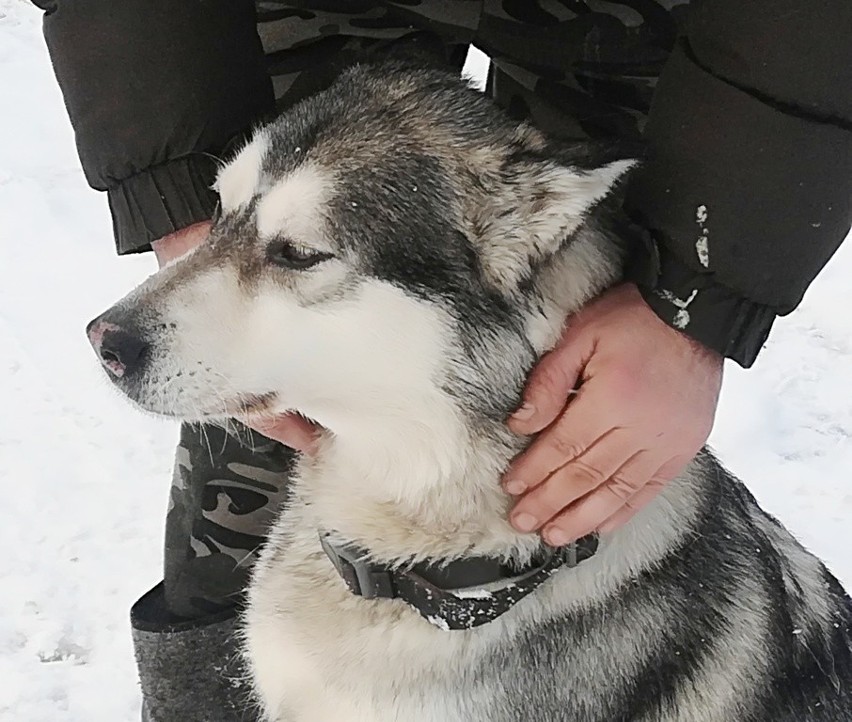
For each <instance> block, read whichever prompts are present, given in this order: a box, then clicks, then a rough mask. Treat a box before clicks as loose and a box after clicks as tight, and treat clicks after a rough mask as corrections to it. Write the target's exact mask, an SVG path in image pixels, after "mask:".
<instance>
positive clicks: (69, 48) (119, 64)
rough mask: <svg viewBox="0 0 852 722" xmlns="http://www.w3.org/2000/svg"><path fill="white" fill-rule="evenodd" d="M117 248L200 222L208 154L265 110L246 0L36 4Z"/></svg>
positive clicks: (142, 245) (209, 177)
mask: <svg viewBox="0 0 852 722" xmlns="http://www.w3.org/2000/svg"><path fill="white" fill-rule="evenodd" d="M37 4H38V5H39V6H40V7H42V8H43V9H45V10H46V14H45V18H44V34H45V38H46V40H47V45H48V49H49V51H50V56H51V60H52V62H53V66H54V70H55V72H56V77H57V79H58V81H59V84H60V87H61V88H62V92H63V95H64V98H65V104H66V106H67V109H68V113H69V115H70V117H71V123H72V125H73V126H74V132H75V134H76V139H77V150H78V152H79V155H80V160H81V162H82V164H83V170H84V171H85V174H86V178H87V180H88V181H89V183H90V184H91V186H92V187H93V188H97V189H99V190H105V191H107V193H108V196H109V204H110V209H111V211H112V215H113V226H114V229H115V238H116V244H117V247H118V251H119V253H128V252H133V251H141V250H146V249H147V248H148V247H149V243H150V242H151V241H152V240H155V239H157V238H160V237H162V236H164V235H167V234H169V233H171V232H173V231H175V230H179V229H181V228H184V227H186V226H188V225H191V224H192V223H195V222H198V221H201V220H205V219H207V218H209V217H210V215H211V212H212V210H213V208H214V206H215V203H216V197H215V194H214V193H213V192H212V190H211V189H210V185H211V183H212V182H213V179H214V176H215V172H216V160H215V157H214V156H215V155H217V154H218V153H220V152H221V151H222V149H223V148H224V147H225V146H226V145H227V144H228V142H229V141H230V140H231V139H233V138H234V137H235V136H236V135H237V134H240V133H241V132H244V131H246V130H248V129H249V128H250V127H251V125H252V123H254V122H255V121H257V120H258V119H259V118H260V117H261V116H262V115H263V114H264V113H265V112H267V111H270V110H271V108H272V107H273V97H272V86H271V82H270V80H269V76H268V74H267V72H266V68H265V61H264V56H263V50H262V47H261V44H260V40H259V39H258V36H257V29H256V25H255V11H254V3H253V2H252V1H251V0H122V1H121V2H115V1H114V0H54V1H53V2H50V1H48V0H41V2H38V3H37Z"/></svg>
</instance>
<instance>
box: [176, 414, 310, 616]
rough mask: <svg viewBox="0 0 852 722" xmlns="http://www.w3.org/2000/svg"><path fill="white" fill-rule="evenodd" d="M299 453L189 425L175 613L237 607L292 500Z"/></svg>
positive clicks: (182, 454) (180, 476) (179, 493)
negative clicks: (285, 505)
mask: <svg viewBox="0 0 852 722" xmlns="http://www.w3.org/2000/svg"><path fill="white" fill-rule="evenodd" d="M294 459H295V452H294V451H293V450H292V449H288V448H287V447H286V446H283V445H282V444H279V443H277V442H275V441H270V440H269V439H266V438H264V437H262V436H259V435H258V434H253V433H251V432H249V430H248V429H246V428H245V427H242V426H239V425H237V424H236V423H234V428H233V430H232V431H230V432H226V431H225V430H223V429H221V428H219V427H216V426H210V425H204V426H200V425H190V424H184V425H183V426H182V428H181V435H180V444H179V446H178V449H177V454H176V458H175V469H174V477H173V482H172V488H171V493H170V499H169V510H168V514H167V516H166V544H165V574H164V592H165V597H166V605H167V606H168V608H169V611H171V612H172V613H173V614H176V615H178V616H180V617H186V618H195V617H200V616H205V615H207V614H213V613H216V612H219V611H221V610H222V609H224V608H227V607H232V606H233V605H234V604H235V603H237V602H238V601H239V596H240V594H241V592H242V591H243V589H244V588H245V585H246V582H247V580H248V572H249V569H250V568H251V563H252V562H253V561H254V559H255V558H256V554H257V551H258V549H259V547H260V545H261V544H262V543H263V539H264V536H265V534H266V530H267V528H268V527H269V524H270V523H271V522H272V521H273V519H274V518H275V515H276V513H277V512H278V510H279V509H280V507H281V504H282V503H283V502H284V500H285V498H286V495H287V481H288V479H289V476H290V470H291V468H292V466H293V461H294Z"/></svg>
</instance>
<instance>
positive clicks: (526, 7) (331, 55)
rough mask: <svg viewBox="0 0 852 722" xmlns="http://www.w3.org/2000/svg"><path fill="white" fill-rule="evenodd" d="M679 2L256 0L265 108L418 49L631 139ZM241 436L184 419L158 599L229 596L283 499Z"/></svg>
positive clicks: (261, 458)
mask: <svg viewBox="0 0 852 722" xmlns="http://www.w3.org/2000/svg"><path fill="white" fill-rule="evenodd" d="M687 5H688V0H585V1H583V0H539V1H538V2H535V1H534V0H455V1H453V0H401V1H398V2H374V1H372V0H346V1H344V0H313V1H312V0H305V1H304V2H278V1H277V0H258V2H257V12H258V31H259V34H260V37H261V40H262V42H263V45H264V50H265V52H266V56H267V62H268V67H269V73H270V75H271V77H272V80H273V84H274V88H275V94H276V99H277V104H278V107H279V108H284V107H288V106H290V105H292V104H293V103H295V102H297V101H298V100H300V99H301V98H303V97H305V96H306V95H309V94H311V93H313V92H316V91H318V90H321V89H322V88H324V87H326V86H327V85H329V84H330V83H331V81H332V80H333V78H334V77H335V75H336V74H337V73H338V72H339V71H340V70H341V69H342V68H343V67H345V66H346V65H348V64H350V63H352V62H355V61H356V60H358V59H359V58H363V57H369V56H370V55H371V54H376V53H393V52H397V51H400V50H402V51H403V52H410V51H412V50H414V49H418V50H420V51H422V52H424V53H426V54H428V55H430V56H431V57H432V58H434V59H435V60H436V61H437V62H442V63H445V64H446V65H447V66H448V67H455V68H458V69H460V68H461V65H462V63H463V61H464V57H465V54H466V52H467V48H468V46H469V45H470V44H473V45H476V46H477V47H479V48H480V49H481V50H483V51H484V52H485V53H487V54H488V55H489V56H490V57H491V59H492V66H491V71H490V74H489V83H488V85H489V92H491V93H492V95H493V96H494V98H495V100H496V101H497V102H498V103H499V104H500V105H502V106H503V107H504V108H506V109H507V110H508V112H509V113H510V114H512V115H513V116H514V117H516V118H519V119H520V118H530V119H531V120H532V121H533V122H534V123H535V124H536V125H538V126H539V127H541V128H542V129H544V130H545V131H547V132H549V133H552V134H554V135H557V136H559V137H563V138H581V137H591V138H595V139H607V140H612V139H628V140H635V139H638V138H639V136H640V133H641V131H642V127H643V125H644V121H645V118H646V116H647V114H648V110H649V108H650V104H651V100H652V97H653V93H654V88H655V86H656V81H657V78H658V76H659V73H660V71H661V69H662V67H663V64H664V63H665V61H666V59H667V58H668V55H669V53H670V52H671V50H672V48H673V46H674V42H675V38H676V37H677V34H678V28H679V27H680V25H681V23H682V22H683V18H684V13H685V11H686V9H687ZM249 438H250V437H249V436H248V433H247V432H246V431H245V430H243V433H240V434H236V435H231V434H228V433H226V432H224V431H223V430H221V429H218V428H215V427H209V426H203V427H199V426H184V428H183V429H182V432H181V442H180V446H179V448H178V453H177V460H176V463H175V475H174V484H173V487H172V490H171V503H170V508H169V513H168V519H167V528H166V561H165V593H166V601H167V604H168V607H169V609H170V610H171V611H172V612H173V613H175V614H178V615H181V616H184V617H189V618H193V617H198V616H202V615H205V614H209V613H211V612H216V611H219V610H221V609H222V608H223V607H227V606H230V605H233V604H234V603H235V602H236V601H237V600H238V598H239V595H240V594H241V592H242V590H243V588H244V586H245V583H246V580H247V573H248V570H249V568H250V566H251V562H252V561H253V559H254V558H255V553H256V551H257V549H258V547H259V546H260V544H261V543H262V541H263V537H264V534H265V532H266V529H267V527H268V525H269V523H270V522H271V520H272V519H273V518H274V516H275V514H276V512H277V510H278V509H279V507H280V505H281V503H282V501H283V500H284V498H285V497H286V487H287V481H288V474H289V470H290V468H291V466H292V462H293V458H294V454H293V452H292V451H290V450H288V449H286V447H283V446H281V445H280V444H276V443H274V442H270V441H266V440H262V439H260V438H259V437H257V435H255V436H254V441H253V443H249V442H248V439H249Z"/></svg>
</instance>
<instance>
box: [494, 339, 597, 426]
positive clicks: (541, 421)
mask: <svg viewBox="0 0 852 722" xmlns="http://www.w3.org/2000/svg"><path fill="white" fill-rule="evenodd" d="M593 349H594V345H593V343H592V342H591V340H590V339H589V337H588V336H585V335H583V334H573V333H571V330H570V329H569V330H567V331H566V332H565V333H564V334H563V336H562V339H561V340H560V341H559V344H558V345H557V346H556V348H555V349H553V350H552V351H550V352H549V353H547V354H545V355H544V356H543V357H542V358H541V359H540V360H539V362H538V363H537V364H536V365H535V367H534V368H533V370H532V372H531V373H530V376H529V379H528V380H527V386H526V389H525V390H524V402H523V404H522V405H521V407H520V408H519V409H518V410H517V411H515V413H513V414H512V415H511V416H510V417H509V428H510V429H511V430H512V431H514V432H516V433H520V434H534V433H537V432H539V431H541V430H542V429H544V428H545V427H547V426H550V424H552V423H553V422H554V421H555V420H556V418H557V417H558V416H559V414H560V413H561V412H562V410H563V409H564V408H565V404H566V403H567V402H568V398H569V396H571V394H572V393H573V391H574V389H575V388H576V387H577V384H578V382H579V380H580V375H581V374H582V373H583V369H584V368H585V366H586V363H587V362H588V360H589V358H590V357H591V355H592V351H593Z"/></svg>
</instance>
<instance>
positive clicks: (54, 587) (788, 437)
mask: <svg viewBox="0 0 852 722" xmlns="http://www.w3.org/2000/svg"><path fill="white" fill-rule="evenodd" d="M40 22H41V21H40V13H39V12H38V11H37V10H36V9H34V8H33V7H32V6H31V5H30V4H29V3H28V2H26V0H0V88H2V103H3V110H2V114H0V127H2V133H0V498H2V500H3V505H2V509H0V549H2V552H0V555H2V564H0V720H3V722H65V721H67V722H131V721H135V720H138V716H139V695H138V691H137V686H136V680H135V671H134V666H133V659H132V651H131V645H130V635H129V624H128V617H127V612H128V608H129V606H130V604H131V603H132V602H133V601H134V599H136V597H137V596H138V595H139V594H140V593H142V592H144V591H145V590H147V589H148V587H149V586H151V585H153V584H154V583H155V582H157V581H158V580H159V577H160V564H161V545H162V526H163V519H164V515H165V509H166V501H167V492H168V485H169V477H170V472H171V464H172V457H171V454H172V446H173V441H174V438H175V434H176V427H175V425H174V424H170V423H166V422H163V421H158V420H155V419H152V418H148V417H145V416H143V415H142V414H140V413H139V412H137V411H135V410H134V409H132V408H131V407H130V406H129V405H127V403H125V402H124V401H123V400H122V399H120V398H119V397H118V396H117V394H115V393H114V392H113V391H112V390H111V389H110V388H109V386H108V384H107V382H106V380H105V379H104V378H103V377H102V374H101V372H100V370H99V369H98V368H97V365H96V363H95V361H94V358H93V356H92V354H91V351H90V350H89V348H88V345H87V342H86V339H85V337H84V334H83V328H84V326H85V324H86V322H87V321H88V320H89V319H90V318H92V317H93V316H95V315H96V314H97V313H99V312H100V311H101V310H103V309H104V308H106V307H107V306H108V305H109V304H111V303H112V302H113V301H115V300H116V299H117V298H118V297H119V296H121V295H122V294H123V293H125V292H126V291H127V290H129V289H130V288H132V287H133V286H134V285H135V284H136V283H137V282H138V281H140V280H141V279H142V278H143V277H144V276H145V275H147V274H148V273H150V272H152V271H153V269H154V261H153V258H151V257H150V256H139V257H131V258H124V259H118V258H116V257H115V255H114V253H113V251H112V248H111V246H112V241H111V235H110V226H109V216H108V213H107V207H106V199H105V198H104V197H103V195H101V194H98V193H94V192H92V191H90V190H89V189H88V187H87V186H86V184H85V182H84V179H83V176H82V173H81V172H80V170H79V167H78V163H77V159H76V155H75V151H74V145H73V136H72V133H71V129H70V127H69V124H68V121H67V119H66V116H65V112H64V110H63V108H62V104H61V97H60V94H59V91H58V90H57V87H56V84H55V81H54V79H53V75H52V71H51V68H50V65H49V61H48V58H47V54H46V52H45V50H44V47H43V42H42V39H41V32H40ZM476 62H477V63H478V65H477V66H476V69H475V71H474V72H475V73H476V75H477V77H480V78H481V77H482V75H483V67H484V64H483V63H482V60H481V58H477V59H476ZM850 277H852V244H848V245H847V247H846V248H845V249H842V250H841V252H840V253H839V254H838V255H837V257H836V258H835V259H834V261H832V263H831V264H830V265H829V267H828V268H827V269H826V270H825V272H824V273H823V274H822V276H821V278H820V279H819V280H818V282H817V283H815V284H814V286H813V288H812V289H811V291H810V292H809V294H808V297H807V299H806V301H805V303H804V305H803V306H802V308H801V309H800V310H799V311H797V312H796V313H795V314H794V315H793V316H792V317H790V318H788V319H786V320H782V321H781V322H780V323H779V324H778V326H777V330H776V331H775V333H774V334H773V336H772V339H771V342H770V344H769V348H767V350H766V352H765V353H764V354H763V356H762V358H761V360H760V361H759V363H758V364H757V366H756V367H755V368H754V369H753V370H752V371H750V372H743V371H740V370H738V369H736V368H733V367H732V368H730V369H729V370H728V376H727V379H726V382H725V389H724V393H723V400H722V406H721V410H720V413H719V419H718V423H717V428H716V430H715V432H714V434H713V442H714V445H715V446H716V448H717V450H718V451H719V454H720V455H721V457H722V459H723V460H724V461H725V463H727V464H728V465H729V466H730V467H731V468H732V469H733V470H734V471H735V472H737V473H738V474H740V475H741V476H743V477H744V478H745V479H747V480H748V482H749V485H750V486H751V488H752V489H753V490H754V491H755V493H757V495H758V496H759V497H760V498H761V499H762V501H763V502H764V503H765V505H766V506H767V508H769V509H770V510H771V511H773V512H774V513H776V514H777V515H778V516H779V517H780V518H781V519H782V520H783V521H784V522H785V523H786V524H787V525H788V526H789V527H790V528H791V529H793V530H794V531H795V532H796V534H798V536H799V537H800V538H801V539H802V540H803V541H804V542H805V543H806V544H807V545H808V546H809V547H811V548H812V549H813V550H814V551H815V552H816V553H818V554H819V555H821V556H822V557H823V558H824V559H825V560H826V561H827V562H828V564H829V565H830V566H831V568H832V569H833V570H834V571H835V572H836V573H837V574H838V575H839V576H840V577H841V579H842V580H843V581H844V582H845V583H846V584H847V586H852V555H849V553H848V550H849V549H850V548H852V525H850V518H852V485H850V482H849V479H850V473H849V470H850V469H852V441H850V438H852V403H850V396H852V315H850V314H849V313H848V312H845V311H844V309H850V308H852V283H850Z"/></svg>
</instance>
